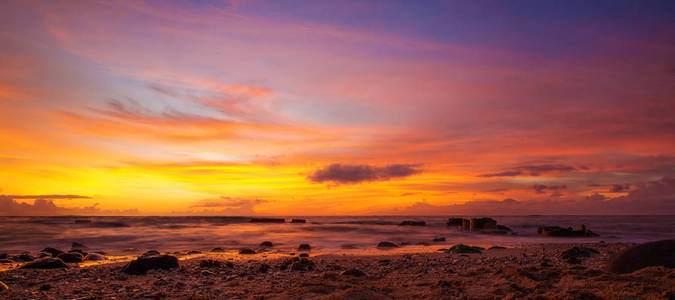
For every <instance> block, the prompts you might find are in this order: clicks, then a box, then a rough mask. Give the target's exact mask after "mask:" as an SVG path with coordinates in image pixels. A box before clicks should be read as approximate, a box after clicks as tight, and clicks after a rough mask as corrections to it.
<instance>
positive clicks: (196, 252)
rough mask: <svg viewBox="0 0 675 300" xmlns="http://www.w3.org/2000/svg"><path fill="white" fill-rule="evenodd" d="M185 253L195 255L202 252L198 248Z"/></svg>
mask: <svg viewBox="0 0 675 300" xmlns="http://www.w3.org/2000/svg"><path fill="white" fill-rule="evenodd" d="M186 254H187V255H195V254H202V252H201V251H199V250H190V251H188V252H187V253H186Z"/></svg>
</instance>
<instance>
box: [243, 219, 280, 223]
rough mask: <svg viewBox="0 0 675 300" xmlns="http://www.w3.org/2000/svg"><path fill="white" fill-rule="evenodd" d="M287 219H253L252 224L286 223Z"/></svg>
mask: <svg viewBox="0 0 675 300" xmlns="http://www.w3.org/2000/svg"><path fill="white" fill-rule="evenodd" d="M285 222H286V220H285V219H276V218H251V223H285Z"/></svg>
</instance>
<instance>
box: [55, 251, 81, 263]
mask: <svg viewBox="0 0 675 300" xmlns="http://www.w3.org/2000/svg"><path fill="white" fill-rule="evenodd" d="M56 257H58V258H60V259H61V260H62V261H64V262H67V263H79V262H83V261H84V257H83V256H82V254H80V253H77V252H72V253H61V254H59V255H57V256H56Z"/></svg>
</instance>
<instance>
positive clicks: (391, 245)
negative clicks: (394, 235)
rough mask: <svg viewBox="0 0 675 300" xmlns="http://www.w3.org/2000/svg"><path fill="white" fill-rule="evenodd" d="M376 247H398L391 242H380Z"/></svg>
mask: <svg viewBox="0 0 675 300" xmlns="http://www.w3.org/2000/svg"><path fill="white" fill-rule="evenodd" d="M377 248H398V245H396V244H394V243H392V242H380V243H379V244H377Z"/></svg>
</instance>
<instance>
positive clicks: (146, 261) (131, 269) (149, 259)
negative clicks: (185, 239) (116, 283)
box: [122, 255, 178, 275]
mask: <svg viewBox="0 0 675 300" xmlns="http://www.w3.org/2000/svg"><path fill="white" fill-rule="evenodd" d="M173 268H178V258H176V257H175V256H171V255H155V256H139V257H138V258H137V259H136V260H132V261H130V262H129V264H127V265H126V266H125V267H124V268H123V269H122V272H124V273H127V274H131V275H144V274H145V273H147V272H148V271H149V270H154V269H163V270H169V269H173Z"/></svg>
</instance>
